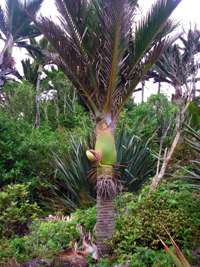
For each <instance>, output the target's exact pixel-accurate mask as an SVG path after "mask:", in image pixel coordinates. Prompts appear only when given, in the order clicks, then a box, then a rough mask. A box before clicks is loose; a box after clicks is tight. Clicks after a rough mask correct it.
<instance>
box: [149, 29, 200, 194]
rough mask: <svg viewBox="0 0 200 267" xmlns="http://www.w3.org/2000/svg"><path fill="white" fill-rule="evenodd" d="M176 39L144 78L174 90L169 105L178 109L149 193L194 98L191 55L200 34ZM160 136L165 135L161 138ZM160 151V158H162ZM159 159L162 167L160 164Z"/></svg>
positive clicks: (195, 67) (197, 48) (159, 177)
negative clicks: (173, 127)
mask: <svg viewBox="0 0 200 267" xmlns="http://www.w3.org/2000/svg"><path fill="white" fill-rule="evenodd" d="M179 39H180V41H182V45H180V44H179V43H175V44H173V45H171V46H170V47H168V49H166V51H165V52H164V53H163V54H162V56H161V57H160V59H159V60H158V61H157V62H156V64H155V67H154V70H150V71H149V72H148V75H147V77H148V78H154V80H155V82H158V83H161V82H165V83H168V84H170V85H171V86H172V87H173V88H174V89H175V94H174V95H173V96H172V101H173V102H174V103H175V104H176V106H177V109H178V110H177V115H176V125H175V134H174V137H173V140H172V143H171V146H170V147H168V148H165V149H163V147H162V145H161V147H160V153H159V158H158V165H157V166H158V168H157V172H156V175H155V176H154V177H153V179H152V189H153V190H155V189H156V188H157V186H158V184H159V183H160V181H161V180H162V178H163V177H164V175H165V173H166V169H167V167H168V165H169V162H170V160H171V158H172V156H173V154H174V152H175V149H176V147H177V144H178V143H179V142H180V140H181V134H182V128H183V127H182V126H183V123H184V120H185V118H186V112H187V109H188V107H189V104H190V102H191V98H192V94H193V96H194V95H195V84H196V75H197V72H198V69H199V67H200V65H199V63H198V62H195V55H196V54H197V53H199V52H200V31H198V30H196V29H195V30H191V29H190V30H189V31H188V34H187V36H186V38H183V37H180V38H179ZM191 84H192V90H191V86H189V85H191ZM168 129H169V128H168ZM164 136H165V133H164V134H163V137H164ZM163 137H162V138H163ZM162 138H161V139H162ZM163 150H164V154H163V155H162V151H163ZM161 159H162V164H160V161H161Z"/></svg>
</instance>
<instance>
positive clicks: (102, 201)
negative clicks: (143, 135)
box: [93, 120, 117, 256]
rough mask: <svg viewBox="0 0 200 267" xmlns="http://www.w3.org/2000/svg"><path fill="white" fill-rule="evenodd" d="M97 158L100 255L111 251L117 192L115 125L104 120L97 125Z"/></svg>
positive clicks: (97, 229)
mask: <svg viewBox="0 0 200 267" xmlns="http://www.w3.org/2000/svg"><path fill="white" fill-rule="evenodd" d="M93 152H94V154H95V156H96V160H97V184H96V187H97V223H96V239H97V248H98V253H99V256H104V255H106V254H108V253H109V251H110V248H109V245H108V241H109V239H111V238H112V235H113V232H114V228H115V222H114V215H115V209H114V204H113V199H114V197H115V195H116V193H117V183H116V181H115V175H114V168H113V166H114V165H115V164H116V160H117V157H116V154H117V153H116V147H115V138H114V127H112V126H110V125H108V124H107V123H106V122H105V121H104V120H103V121H101V122H99V123H97V125H96V144H95V150H94V151H93Z"/></svg>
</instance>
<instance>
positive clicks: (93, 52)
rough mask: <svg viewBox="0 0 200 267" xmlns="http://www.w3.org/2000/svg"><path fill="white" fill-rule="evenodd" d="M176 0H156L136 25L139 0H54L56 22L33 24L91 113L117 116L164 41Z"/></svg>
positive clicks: (159, 52)
mask: <svg viewBox="0 0 200 267" xmlns="http://www.w3.org/2000/svg"><path fill="white" fill-rule="evenodd" d="M180 1H181V0H158V1H157V2H156V4H155V5H154V6H153V7H152V9H151V10H150V12H149V13H148V15H147V16H146V17H145V18H144V19H142V20H140V22H138V23H136V25H137V26H136V28H134V29H133V25H134V19H135V14H136V10H137V6H138V1H137V0H108V1H105V0H92V1H87V0H77V1H72V0H56V7H57V10H58V12H59V14H60V16H59V19H60V22H59V24H56V23H55V22H54V21H52V19H51V18H46V17H40V18H39V19H38V20H37V22H36V23H37V26H38V28H39V29H40V31H41V32H42V33H43V34H44V35H45V36H46V37H47V39H48V40H49V41H50V43H51V44H52V46H53V47H54V49H55V51H56V52H57V53H58V55H59V60H58V63H59V64H60V67H61V68H62V69H63V71H64V72H65V74H66V75H67V76H68V78H69V79H70V80H71V82H72V83H73V85H74V86H75V87H76V89H77V90H78V92H79V94H80V95H81V98H82V99H83V100H84V101H85V103H86V105H87V106H88V108H89V109H90V110H91V112H92V113H93V114H94V115H95V117H96V118H97V117H101V116H104V115H105V113H109V114H110V115H111V117H112V119H116V118H117V116H118V110H120V109H121V108H122V107H123V105H124V104H125V101H126V99H128V97H129V96H130V94H131V93H132V92H133V90H134V89H135V87H136V86H137V84H138V82H139V81H140V80H141V79H142V78H143V76H144V75H145V74H146V72H147V71H148V70H149V69H150V68H151V67H152V65H153V64H154V63H155V62H156V61H157V59H158V57H159V56H160V54H161V53H162V52H163V50H164V49H165V48H166V46H167V45H168V40H167V39H164V38H163V37H164V36H165V35H166V34H168V33H169V32H170V31H171V30H172V29H173V28H174V24H173V23H172V22H171V21H168V17H169V16H170V15H171V13H172V11H173V10H174V9H175V8H176V6H177V5H178V4H179V3H180Z"/></svg>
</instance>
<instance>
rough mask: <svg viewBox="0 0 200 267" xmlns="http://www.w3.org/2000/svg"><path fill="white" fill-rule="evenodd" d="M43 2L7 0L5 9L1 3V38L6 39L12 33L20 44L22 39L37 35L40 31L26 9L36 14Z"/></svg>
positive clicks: (37, 0)
mask: <svg viewBox="0 0 200 267" xmlns="http://www.w3.org/2000/svg"><path fill="white" fill-rule="evenodd" d="M42 2H43V0H29V1H22V0H6V2H5V9H3V7H2V5H0V32H1V39H3V40H6V39H7V38H8V37H9V36H10V35H12V38H13V40H14V42H15V43H18V44H19V45H20V41H22V40H24V39H26V38H29V37H33V36H37V35H38V34H39V31H38V29H36V27H34V25H33V23H32V20H31V19H30V17H29V16H27V14H26V12H25V10H26V11H27V12H28V13H29V14H31V15H32V16H34V15H35V14H36V13H37V11H38V10H39V8H40V6H41V4H42Z"/></svg>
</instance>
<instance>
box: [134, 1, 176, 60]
mask: <svg viewBox="0 0 200 267" xmlns="http://www.w3.org/2000/svg"><path fill="white" fill-rule="evenodd" d="M180 2H181V1H180V0H176V1H170V0H160V1H157V2H156V3H155V4H154V5H153V6H152V8H151V10H150V11H149V12H148V14H147V16H146V17H145V18H143V19H141V20H140V21H139V22H138V23H137V24H136V30H135V34H134V57H133V61H134V63H136V62H138V61H139V60H140V59H141V58H142V57H143V55H144V53H145V52H147V51H148V50H149V49H151V47H152V43H153V42H155V41H156V37H157V35H158V34H160V33H161V32H162V31H163V29H165V26H166V22H167V19H168V17H169V16H170V15H171V13H172V12H173V11H174V9H175V8H176V7H177V5H178V4H179V3H180ZM167 27H168V28H171V27H173V23H172V22H170V21H168V24H167ZM165 31H166V29H165Z"/></svg>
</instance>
